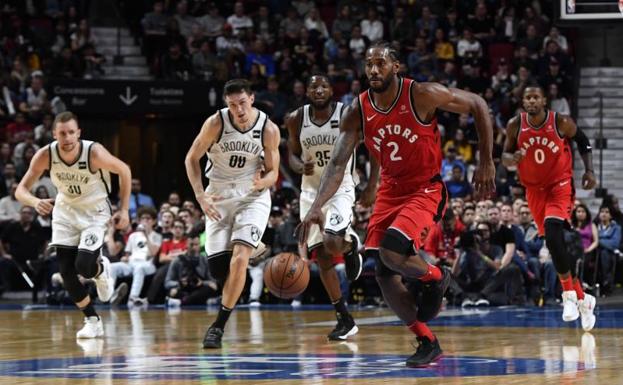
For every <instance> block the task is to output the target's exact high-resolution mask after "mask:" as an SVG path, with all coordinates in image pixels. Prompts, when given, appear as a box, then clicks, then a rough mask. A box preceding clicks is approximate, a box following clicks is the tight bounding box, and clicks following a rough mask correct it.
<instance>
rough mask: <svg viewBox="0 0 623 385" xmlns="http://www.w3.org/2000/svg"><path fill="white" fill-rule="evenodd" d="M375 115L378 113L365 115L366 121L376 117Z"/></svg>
mask: <svg viewBox="0 0 623 385" xmlns="http://www.w3.org/2000/svg"><path fill="white" fill-rule="evenodd" d="M376 115H378V114H374V115H370V116H366V121H368V122H369V121H371V120H372V119H374V118H375V117H376Z"/></svg>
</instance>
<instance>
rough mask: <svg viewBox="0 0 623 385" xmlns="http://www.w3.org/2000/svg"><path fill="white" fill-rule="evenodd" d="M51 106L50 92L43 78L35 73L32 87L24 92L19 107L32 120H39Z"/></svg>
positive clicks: (31, 81)
mask: <svg viewBox="0 0 623 385" xmlns="http://www.w3.org/2000/svg"><path fill="white" fill-rule="evenodd" d="M49 108H50V105H49V102H48V93H47V92H46V91H45V89H43V78H42V77H41V75H36V74H34V73H33V75H32V79H31V80H30V87H28V88H26V90H25V91H24V93H23V94H22V97H21V103H20V105H19V109H20V111H22V112H23V113H25V114H27V115H28V117H29V118H30V119H31V120H35V121H38V120H40V119H41V117H42V116H43V114H44V113H46V112H48V111H49Z"/></svg>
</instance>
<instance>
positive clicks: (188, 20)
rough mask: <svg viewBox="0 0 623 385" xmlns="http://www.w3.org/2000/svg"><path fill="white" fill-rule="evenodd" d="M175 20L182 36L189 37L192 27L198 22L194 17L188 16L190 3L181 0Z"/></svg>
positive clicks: (176, 9) (176, 7) (174, 16)
mask: <svg viewBox="0 0 623 385" xmlns="http://www.w3.org/2000/svg"><path fill="white" fill-rule="evenodd" d="M173 18H175V20H177V24H178V25H179V26H180V33H181V34H182V36H184V37H189V36H190V33H191V30H192V27H193V25H195V24H196V23H197V21H196V20H195V18H194V17H192V16H191V15H189V14H188V2H187V1H186V0H180V1H179V2H178V3H177V5H176V6H175V14H174V15H173Z"/></svg>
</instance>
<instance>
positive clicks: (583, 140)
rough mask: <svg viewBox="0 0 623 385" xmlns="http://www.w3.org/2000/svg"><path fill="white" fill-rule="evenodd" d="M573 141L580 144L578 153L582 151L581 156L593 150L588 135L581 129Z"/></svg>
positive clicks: (578, 129)
mask: <svg viewBox="0 0 623 385" xmlns="http://www.w3.org/2000/svg"><path fill="white" fill-rule="evenodd" d="M573 140H574V141H575V142H576V143H577V144H578V151H580V154H587V153H589V152H591V151H592V150H593V148H592V147H591V142H589V140H588V138H587V137H586V134H585V133H584V131H582V130H581V129H580V128H579V127H578V128H577V131H576V132H575V136H574V137H573Z"/></svg>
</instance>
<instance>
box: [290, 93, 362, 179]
mask: <svg viewBox="0 0 623 385" xmlns="http://www.w3.org/2000/svg"><path fill="white" fill-rule="evenodd" d="M343 107H344V105H343V104H342V103H341V102H337V104H336V105H335V110H333V114H331V117H330V118H329V120H327V121H326V122H324V123H323V124H321V125H316V124H315V123H314V122H312V119H311V116H310V110H309V109H310V105H309V104H306V105H304V106H303V121H302V126H301V133H300V136H299V137H300V142H301V148H302V150H303V151H302V153H301V159H303V160H305V159H309V158H311V159H313V160H314V162H315V163H316V165H315V167H314V174H313V175H303V181H302V183H301V190H303V191H317V190H318V188H320V178H321V177H322V173H323V172H324V170H325V168H326V166H327V164H328V163H329V160H331V154H332V153H333V147H334V146H335V142H336V141H337V137H338V136H339V134H340V119H341V115H342V109H343ZM356 183H358V178H357V175H356V173H355V167H354V157H353V156H351V157H350V159H349V161H348V164H347V166H346V172H345V173H344V179H343V180H342V184H341V186H347V185H350V186H354V185H355V184H356Z"/></svg>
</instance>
